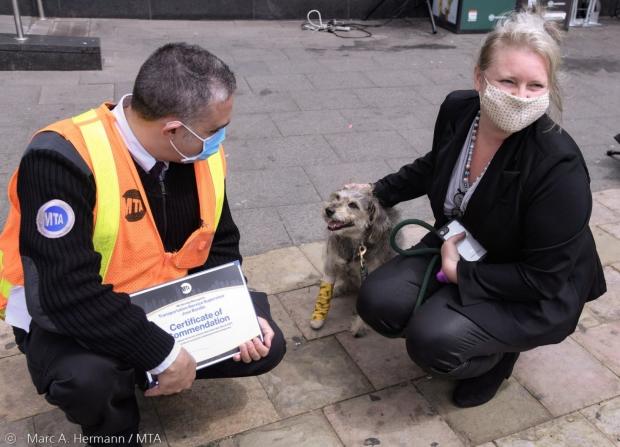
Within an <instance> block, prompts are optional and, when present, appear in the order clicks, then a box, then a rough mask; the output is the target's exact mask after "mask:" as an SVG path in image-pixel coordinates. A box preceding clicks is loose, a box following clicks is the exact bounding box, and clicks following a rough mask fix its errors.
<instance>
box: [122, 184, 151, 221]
mask: <svg viewBox="0 0 620 447" xmlns="http://www.w3.org/2000/svg"><path fill="white" fill-rule="evenodd" d="M123 199H124V201H125V203H124V205H125V219H127V220H128V221H129V222H137V221H138V220H140V219H142V218H143V217H144V216H145V214H146V207H145V206H144V202H143V201H142V196H140V191H138V190H137V189H130V190H128V191H125V194H123Z"/></svg>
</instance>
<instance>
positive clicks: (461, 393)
mask: <svg viewBox="0 0 620 447" xmlns="http://www.w3.org/2000/svg"><path fill="white" fill-rule="evenodd" d="M518 357H519V353H518V352H507V353H506V354H504V356H503V357H502V359H501V360H500V361H499V362H498V363H497V365H495V366H494V367H493V368H491V369H490V370H489V371H487V372H485V373H484V374H482V375H481V376H478V377H472V378H471V379H465V380H461V381H460V382H459V383H458V385H457V386H456V388H455V389H454V392H453V393H452V401H453V402H454V404H455V405H456V406H457V407H461V408H467V407H476V406H478V405H482V404H484V403H486V402H488V401H490V400H491V399H493V396H495V393H497V390H499V387H500V385H501V384H502V382H503V381H504V379H507V378H509V377H510V375H511V374H512V368H513V367H514V365H515V362H516V361H517V358H518Z"/></svg>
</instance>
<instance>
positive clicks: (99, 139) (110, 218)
mask: <svg viewBox="0 0 620 447" xmlns="http://www.w3.org/2000/svg"><path fill="white" fill-rule="evenodd" d="M73 122H74V123H75V124H76V125H77V126H78V127H79V128H80V132H81V133H82V137H84V142H85V143H86V148H87V149H88V154H89V155H90V159H91V160H92V168H93V171H94V172H93V174H94V175H95V184H96V188H97V218H96V220H95V230H94V232H93V246H94V248H95V251H97V252H98V253H99V254H100V255H101V267H100V268H99V274H100V275H101V277H102V278H105V276H106V273H107V272H108V267H109V266H110V261H111V259H112V253H113V252H114V246H115V245H116V238H117V236H118V228H119V226H120V219H121V202H120V201H121V197H120V192H119V187H118V175H117V173H116V165H115V164H114V154H113V153H112V147H111V145H110V140H109V139H108V134H107V133H106V131H105V128H104V127H103V123H102V122H101V120H100V119H99V117H98V116H97V113H96V112H95V111H94V110H89V111H88V112H85V113H82V114H81V115H78V116H76V117H74V118H73ZM104 179H105V182H104ZM104 183H105V184H104Z"/></svg>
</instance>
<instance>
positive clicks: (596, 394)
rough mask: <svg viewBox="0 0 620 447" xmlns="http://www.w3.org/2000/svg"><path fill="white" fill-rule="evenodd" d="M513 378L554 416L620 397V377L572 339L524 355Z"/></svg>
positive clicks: (516, 366)
mask: <svg viewBox="0 0 620 447" xmlns="http://www.w3.org/2000/svg"><path fill="white" fill-rule="evenodd" d="M560 372H561V374H560ZM513 375H514V377H516V379H517V380H518V381H519V382H520V383H521V384H523V386H525V388H527V389H528V391H530V392H531V393H532V395H533V396H534V397H536V399H538V400H539V401H540V402H541V403H542V404H543V405H544V406H545V408H547V409H548V410H549V411H550V412H551V414H553V415H554V416H560V415H563V414H567V413H571V412H573V411H575V410H578V409H580V408H583V407H585V406H588V405H592V404H594V403H597V402H601V401H603V400H607V399H610V398H612V397H614V396H617V395H620V379H619V378H618V376H616V375H615V374H614V373H612V372H611V371H610V370H609V369H607V368H606V367H605V366H604V365H602V364H601V363H600V362H599V361H598V360H597V359H596V358H595V357H594V356H593V355H592V354H590V353H589V352H588V351H586V350H585V349H584V348H582V347H581V346H580V345H579V344H577V343H576V342H575V341H574V340H572V339H571V338H568V339H566V340H565V341H563V342H562V343H560V344H557V345H549V346H543V347H540V348H536V349H534V350H531V351H527V352H524V353H522V354H521V356H520V357H519V360H518V361H517V363H516V365H515V370H514V372H513Z"/></svg>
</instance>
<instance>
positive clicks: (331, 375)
mask: <svg viewBox="0 0 620 447" xmlns="http://www.w3.org/2000/svg"><path fill="white" fill-rule="evenodd" d="M258 380H260V382H261V383H262V384H263V386H264V388H265V391H266V392H267V394H268V395H269V398H270V400H271V402H272V403H273V405H274V407H275V408H276V410H277V412H278V414H279V415H280V416H283V417H287V416H294V415H297V414H301V413H304V412H307V411H309V410H315V409H318V408H321V407H324V406H325V405H328V404H331V403H333V402H338V401H341V400H343V399H347V398H350V397H354V396H358V395H360V394H365V393H368V392H369V391H372V386H371V385H370V383H369V382H368V380H367V379H366V377H364V375H363V374H362V373H361V371H360V370H359V368H358V367H357V366H356V365H355V363H354V362H353V361H352V360H351V359H350V358H349V357H348V356H347V355H346V354H345V351H344V349H343V348H342V346H340V344H339V343H338V341H337V340H336V339H335V338H334V337H328V338H323V339H321V340H315V341H311V342H308V343H305V344H302V345H301V346H299V347H298V349H295V350H293V351H289V352H288V353H287V355H286V356H285V358H284V360H282V362H281V363H280V364H279V365H278V366H277V367H276V368H275V369H273V370H272V371H270V372H269V373H267V374H264V375H262V376H260V377H259V378H258Z"/></svg>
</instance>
